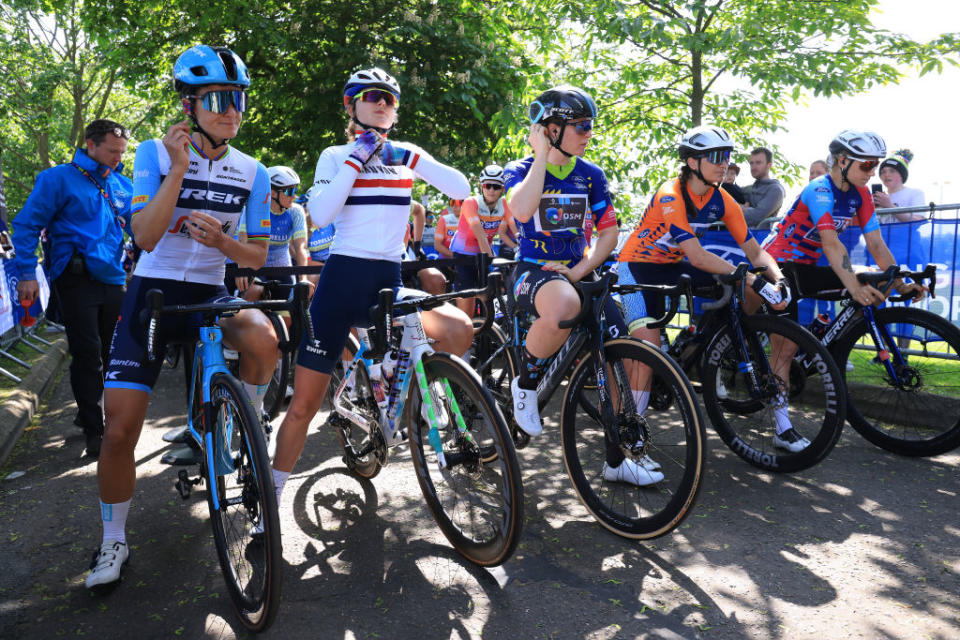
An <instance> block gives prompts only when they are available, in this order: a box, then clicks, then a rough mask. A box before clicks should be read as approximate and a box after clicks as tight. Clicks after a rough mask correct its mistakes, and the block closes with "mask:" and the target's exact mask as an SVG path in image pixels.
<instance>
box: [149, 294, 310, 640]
mask: <svg viewBox="0 0 960 640" xmlns="http://www.w3.org/2000/svg"><path fill="white" fill-rule="evenodd" d="M307 293H308V289H307V287H306V286H298V287H296V288H295V289H294V298H293V301H291V302H287V301H284V300H271V301H259V302H243V301H236V302H223V303H212V304H197V305H170V306H164V304H163V292H162V291H160V290H158V289H152V290H150V291H148V292H147V295H146V308H145V309H144V311H143V314H144V320H145V324H146V326H147V341H146V350H147V357H148V359H149V360H151V361H153V360H155V359H156V358H157V357H160V356H159V355H158V354H156V349H155V342H156V330H157V320H158V319H159V318H160V317H161V316H163V315H184V314H187V315H192V314H196V315H199V316H200V318H201V322H200V329H199V340H198V341H197V343H196V346H195V348H194V350H193V352H194V356H193V361H192V369H191V384H190V393H189V397H188V407H189V409H188V412H187V429H188V433H189V435H190V437H191V438H192V439H194V440H195V442H196V444H197V445H198V447H199V449H200V452H201V455H200V456H199V458H200V462H199V467H200V469H199V474H198V476H197V477H194V478H191V477H190V476H189V474H188V472H187V470H186V469H181V470H180V471H179V473H178V477H177V482H176V483H175V486H176V488H177V491H178V492H179V493H180V495H181V497H183V499H184V500H186V499H188V498H189V497H190V494H191V490H192V488H193V487H194V486H196V485H198V484H200V483H201V482H202V483H204V484H205V485H206V488H207V506H208V508H209V512H210V521H211V525H212V527H213V539H214V544H215V546H216V549H217V557H218V559H219V561H220V568H221V571H222V572H223V576H224V579H225V581H226V584H227V592H228V594H229V595H230V600H231V602H232V604H233V607H234V609H235V610H236V612H237V615H238V616H239V618H240V620H241V622H242V623H243V625H244V626H245V627H247V628H248V629H250V630H252V631H263V630H265V629H267V628H268V627H269V626H270V625H271V624H272V623H273V621H274V619H275V618H276V616H277V611H278V609H279V605H280V586H281V583H282V578H281V572H282V557H281V546H280V520H279V517H278V515H277V501H276V492H275V488H274V484H273V474H272V471H271V469H270V461H269V459H268V457H267V449H266V443H265V440H264V433H263V431H262V429H261V425H260V419H259V416H257V415H256V412H255V411H254V409H253V404H252V403H251V401H250V398H249V397H248V396H247V394H246V392H245V391H244V389H243V386H242V385H241V383H240V381H239V380H237V379H236V378H235V377H233V375H231V374H230V371H229V370H228V368H227V363H226V361H225V359H224V356H223V330H222V329H221V328H220V327H219V325H218V321H219V319H220V318H225V317H229V316H231V315H233V314H235V313H237V312H239V311H241V310H244V309H273V310H279V309H291V308H292V309H294V310H295V311H294V314H293V315H294V317H295V318H297V320H296V322H297V323H298V324H300V325H301V326H303V327H306V328H309V327H310V326H311V325H310V322H309V315H308V311H307V308H308V304H309V300H308V299H307Z"/></svg>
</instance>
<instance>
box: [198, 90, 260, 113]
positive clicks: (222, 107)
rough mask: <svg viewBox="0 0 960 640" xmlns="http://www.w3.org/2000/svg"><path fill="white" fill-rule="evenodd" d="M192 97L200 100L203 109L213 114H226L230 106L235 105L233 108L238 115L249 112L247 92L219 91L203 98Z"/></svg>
mask: <svg viewBox="0 0 960 640" xmlns="http://www.w3.org/2000/svg"><path fill="white" fill-rule="evenodd" d="M190 97H191V98H199V99H200V104H202V105H203V108H204V109H206V110H207V111H210V112H211V113H226V112H227V109H229V108H230V105H233V108H234V109H236V110H237V112H238V113H243V112H244V111H246V110H247V100H248V97H247V92H246V91H238V90H235V89H221V90H219V91H210V92H209V93H205V94H203V95H202V96H190Z"/></svg>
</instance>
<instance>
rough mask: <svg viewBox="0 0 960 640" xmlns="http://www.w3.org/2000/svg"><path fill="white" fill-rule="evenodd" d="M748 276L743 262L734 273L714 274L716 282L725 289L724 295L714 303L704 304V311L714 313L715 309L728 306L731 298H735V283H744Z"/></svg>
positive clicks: (702, 307)
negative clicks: (745, 277)
mask: <svg viewBox="0 0 960 640" xmlns="http://www.w3.org/2000/svg"><path fill="white" fill-rule="evenodd" d="M746 274H747V263H746V262H741V263H740V264H738V265H737V268H736V269H735V270H734V272H733V273H727V274H721V273H715V274H713V279H714V280H716V281H717V283H718V284H719V285H720V286H721V287H723V295H721V296H720V297H719V298H718V299H717V300H715V301H713V302H704V303H703V304H702V305H700V308H701V309H703V310H704V311H713V310H714V309H720V308H722V307H725V306H727V304H728V303H729V302H730V298H731V297H732V296H733V283H734V282H738V281H742V280H743V278H744V276H746Z"/></svg>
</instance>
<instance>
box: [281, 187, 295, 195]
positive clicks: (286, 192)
mask: <svg viewBox="0 0 960 640" xmlns="http://www.w3.org/2000/svg"><path fill="white" fill-rule="evenodd" d="M276 191H277V193H279V194H281V195H284V196H295V195H297V188H296V187H287V188H286V189H277V190H276Z"/></svg>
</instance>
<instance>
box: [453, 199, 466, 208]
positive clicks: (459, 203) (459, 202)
mask: <svg viewBox="0 0 960 640" xmlns="http://www.w3.org/2000/svg"><path fill="white" fill-rule="evenodd" d="M462 204H463V200H451V201H450V206H451V207H459V206H460V205H462Z"/></svg>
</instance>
